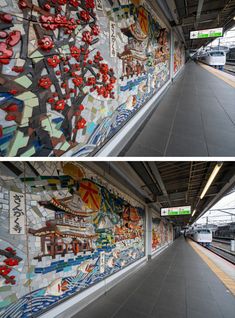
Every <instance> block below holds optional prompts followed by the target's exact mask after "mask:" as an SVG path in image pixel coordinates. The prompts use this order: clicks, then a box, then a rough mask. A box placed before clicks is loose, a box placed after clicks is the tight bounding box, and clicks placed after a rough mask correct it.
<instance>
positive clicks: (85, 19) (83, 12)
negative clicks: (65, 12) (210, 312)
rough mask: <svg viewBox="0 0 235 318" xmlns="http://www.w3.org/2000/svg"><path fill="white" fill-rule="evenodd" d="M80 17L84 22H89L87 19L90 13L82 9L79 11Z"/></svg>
mask: <svg viewBox="0 0 235 318" xmlns="http://www.w3.org/2000/svg"><path fill="white" fill-rule="evenodd" d="M80 17H81V19H82V20H83V21H85V22H89V20H90V14H89V13H88V12H87V11H84V10H82V11H81V12H80Z"/></svg>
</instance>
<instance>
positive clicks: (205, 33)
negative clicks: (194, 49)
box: [190, 28, 223, 40]
mask: <svg viewBox="0 0 235 318" xmlns="http://www.w3.org/2000/svg"><path fill="white" fill-rule="evenodd" d="M219 36H223V28H216V29H207V30H198V31H191V32H190V39H191V40H193V39H206V38H216V37H219Z"/></svg>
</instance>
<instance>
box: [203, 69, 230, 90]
mask: <svg viewBox="0 0 235 318" xmlns="http://www.w3.org/2000/svg"><path fill="white" fill-rule="evenodd" d="M198 64H199V65H200V66H201V67H203V68H204V69H206V70H207V71H209V72H210V73H212V74H213V75H215V76H217V77H218V78H220V79H221V80H222V81H224V82H226V83H227V84H229V85H231V86H232V87H234V88H235V76H232V75H229V74H227V73H223V72H222V71H219V70H217V69H215V68H213V67H211V66H208V65H205V64H203V63H198ZM233 77H234V79H233Z"/></svg>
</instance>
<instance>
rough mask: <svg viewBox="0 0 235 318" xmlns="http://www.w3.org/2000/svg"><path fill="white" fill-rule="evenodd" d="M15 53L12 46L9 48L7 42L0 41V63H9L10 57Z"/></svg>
mask: <svg viewBox="0 0 235 318" xmlns="http://www.w3.org/2000/svg"><path fill="white" fill-rule="evenodd" d="M12 55H13V51H12V49H11V48H8V47H7V45H6V43H4V42H1V43H0V64H9V63H10V58H11V57H12Z"/></svg>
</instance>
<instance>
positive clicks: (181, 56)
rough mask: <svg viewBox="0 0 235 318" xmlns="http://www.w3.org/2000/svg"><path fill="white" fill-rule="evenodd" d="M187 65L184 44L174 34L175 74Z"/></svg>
mask: <svg viewBox="0 0 235 318" xmlns="http://www.w3.org/2000/svg"><path fill="white" fill-rule="evenodd" d="M184 63H185V49H184V45H183V43H182V42H181V41H180V40H179V39H178V37H177V35H176V34H174V74H176V73H177V72H178V71H179V70H180V69H181V67H182V66H183V65H184Z"/></svg>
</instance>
